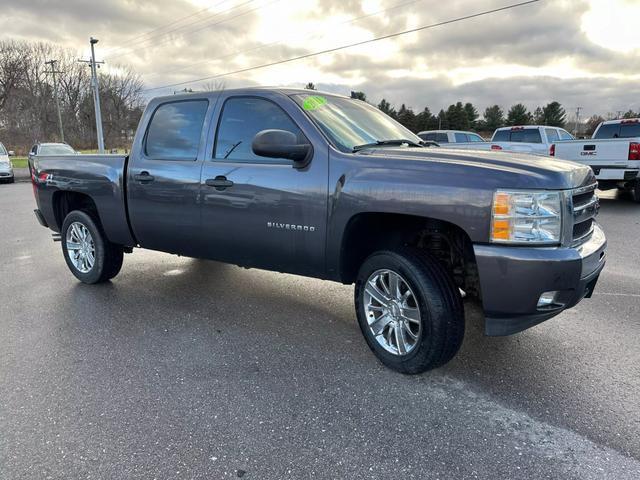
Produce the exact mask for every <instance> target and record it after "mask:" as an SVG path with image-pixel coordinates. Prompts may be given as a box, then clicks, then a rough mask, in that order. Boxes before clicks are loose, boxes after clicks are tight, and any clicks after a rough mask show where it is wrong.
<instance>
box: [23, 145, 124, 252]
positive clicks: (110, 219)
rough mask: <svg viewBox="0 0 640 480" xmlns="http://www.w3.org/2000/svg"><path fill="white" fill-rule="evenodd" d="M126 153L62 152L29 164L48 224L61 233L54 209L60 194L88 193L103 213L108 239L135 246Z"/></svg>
mask: <svg viewBox="0 0 640 480" xmlns="http://www.w3.org/2000/svg"><path fill="white" fill-rule="evenodd" d="M127 161H128V156H126V155H100V154H97V155H61V156H48V157H37V158H36V159H35V160H34V161H33V164H32V165H31V164H30V165H29V168H30V169H31V172H32V179H33V184H34V190H35V193H36V202H37V204H38V208H39V209H40V212H41V213H42V215H43V217H44V220H45V221H46V223H47V224H48V226H49V227H50V228H51V229H53V230H54V231H57V232H59V231H60V228H61V226H62V220H63V219H61V218H59V215H58V214H57V212H56V211H55V208H54V204H55V202H54V200H55V199H56V197H57V196H59V195H65V196H66V197H68V198H69V199H71V198H72V196H74V197H73V198H74V199H79V198H81V196H82V195H83V192H86V195H87V198H89V195H90V198H91V200H92V201H93V203H94V204H95V207H96V209H97V211H98V212H99V214H100V219H101V222H102V228H103V229H104V231H105V234H106V235H107V238H108V239H109V240H111V241H112V242H114V243H118V244H121V245H128V246H131V245H134V244H135V241H134V239H133V236H132V234H131V230H130V228H129V223H128V220H127V210H126V208H127V207H126V205H127V201H126V190H125V186H124V185H125V180H124V176H125V172H126V165H127Z"/></svg>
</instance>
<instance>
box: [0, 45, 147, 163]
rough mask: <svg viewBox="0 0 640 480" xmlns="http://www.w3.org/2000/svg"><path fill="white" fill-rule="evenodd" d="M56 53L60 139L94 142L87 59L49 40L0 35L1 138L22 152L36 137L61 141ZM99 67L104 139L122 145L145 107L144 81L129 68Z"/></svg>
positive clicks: (78, 144) (81, 144)
mask: <svg viewBox="0 0 640 480" xmlns="http://www.w3.org/2000/svg"><path fill="white" fill-rule="evenodd" d="M52 59H55V60H57V64H56V65H55V69H56V71H59V72H60V73H58V74H57V75H56V83H57V90H58V97H59V102H60V110H61V116H62V123H63V126H64V139H65V141H66V142H67V143H69V144H70V145H71V146H73V147H74V148H76V149H90V148H95V146H96V143H97V141H96V132H95V114H94V105H93V95H92V91H91V72H90V69H89V68H88V66H87V65H88V64H86V63H79V62H78V57H77V52H75V51H72V50H68V49H63V48H60V47H57V46H55V45H52V44H48V43H32V42H26V41H13V40H3V41H0V141H1V142H3V143H4V144H5V146H6V147H7V148H9V149H12V150H15V151H16V152H17V153H18V154H25V153H26V152H27V151H28V150H29V148H30V146H31V145H32V144H33V143H35V142H38V141H42V142H51V141H60V134H59V128H58V117H57V113H56V105H55V102H54V95H53V93H54V92H53V88H54V83H53V76H52V75H51V74H50V73H47V72H49V71H51V66H50V65H45V62H46V61H49V60H52ZM113 71H114V72H117V73H102V72H101V73H99V85H100V103H101V107H102V123H103V130H104V138H105V145H106V146H107V148H121V147H126V148H128V146H129V145H130V143H131V139H132V134H133V132H134V131H135V128H136V126H137V124H138V121H139V119H140V116H141V115H142V110H143V108H144V103H145V102H144V98H143V96H142V88H143V84H142V81H141V80H140V77H139V75H137V74H135V73H134V72H132V71H131V70H130V69H127V68H117V69H114V70H113Z"/></svg>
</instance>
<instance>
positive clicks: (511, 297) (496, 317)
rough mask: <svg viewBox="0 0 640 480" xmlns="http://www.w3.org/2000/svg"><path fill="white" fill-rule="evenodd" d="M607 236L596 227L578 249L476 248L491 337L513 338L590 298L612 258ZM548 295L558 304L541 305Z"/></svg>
mask: <svg viewBox="0 0 640 480" xmlns="http://www.w3.org/2000/svg"><path fill="white" fill-rule="evenodd" d="M606 245H607V242H606V238H605V236H604V232H603V231H602V229H601V228H600V227H599V226H598V225H597V224H596V225H595V226H594V231H593V234H592V235H591V237H590V238H589V240H588V241H587V242H585V243H584V244H582V245H580V246H579V247H575V248H565V247H554V248H529V247H508V246H499V245H474V250H475V255H476V262H477V265H478V273H479V276H480V288H481V291H482V303H483V307H484V313H485V333H486V334H487V335H491V336H494V335H511V334H513V333H517V332H520V331H522V330H525V329H527V328H529V327H532V326H534V325H537V324H538V323H540V322H543V321H545V320H548V319H549V318H552V317H555V316H556V315H558V314H559V313H561V312H562V311H563V310H566V309H567V308H571V307H573V306H574V305H576V304H577V303H578V302H580V300H582V299H583V298H585V297H590V296H591V294H592V293H593V290H594V288H595V285H596V282H597V281H598V277H599V275H600V272H601V271H602V269H603V268H604V264H605V257H606V253H605V250H606ZM545 292H557V293H556V295H555V298H554V301H553V304H551V305H548V306H538V300H539V299H540V296H541V295H542V294H543V293H545Z"/></svg>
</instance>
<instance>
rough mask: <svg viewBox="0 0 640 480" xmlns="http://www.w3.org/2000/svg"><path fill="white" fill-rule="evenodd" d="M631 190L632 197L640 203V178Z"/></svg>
mask: <svg viewBox="0 0 640 480" xmlns="http://www.w3.org/2000/svg"><path fill="white" fill-rule="evenodd" d="M629 191H630V192H631V198H632V199H633V201H634V202H636V203H640V179H637V180H636V181H635V182H634V183H633V186H632V187H631V189H630V190H629Z"/></svg>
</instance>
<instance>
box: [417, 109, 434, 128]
mask: <svg viewBox="0 0 640 480" xmlns="http://www.w3.org/2000/svg"><path fill="white" fill-rule="evenodd" d="M437 127H438V119H437V118H435V117H434V116H433V115H432V114H431V110H429V107H424V110H423V111H421V112H420V113H419V114H418V115H416V131H417V132H422V131H424V130H434V129H436V128H437Z"/></svg>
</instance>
